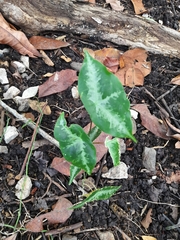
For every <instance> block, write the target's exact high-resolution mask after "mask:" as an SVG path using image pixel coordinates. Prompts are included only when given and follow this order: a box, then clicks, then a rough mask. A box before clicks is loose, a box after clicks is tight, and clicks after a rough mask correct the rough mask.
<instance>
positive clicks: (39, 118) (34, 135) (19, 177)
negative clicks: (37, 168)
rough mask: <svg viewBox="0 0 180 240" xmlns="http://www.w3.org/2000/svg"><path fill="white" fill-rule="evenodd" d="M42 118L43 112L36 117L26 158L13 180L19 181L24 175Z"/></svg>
mask: <svg viewBox="0 0 180 240" xmlns="http://www.w3.org/2000/svg"><path fill="white" fill-rule="evenodd" d="M42 116H43V111H41V113H40V115H39V117H38V120H37V122H36V125H35V128H34V132H33V135H32V138H31V142H30V146H29V148H28V151H27V153H26V157H25V159H24V162H23V165H22V167H21V171H20V173H19V174H18V175H17V176H16V177H15V179H17V180H19V179H21V177H22V175H23V173H24V169H25V167H26V163H27V161H28V157H29V155H30V153H31V151H32V148H33V144H34V141H35V139H36V134H37V130H38V127H39V124H40V121H41V119H42Z"/></svg>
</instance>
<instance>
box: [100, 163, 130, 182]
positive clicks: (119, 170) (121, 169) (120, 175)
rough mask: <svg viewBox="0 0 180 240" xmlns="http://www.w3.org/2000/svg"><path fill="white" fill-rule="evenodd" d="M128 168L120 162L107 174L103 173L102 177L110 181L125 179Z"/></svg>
mask: <svg viewBox="0 0 180 240" xmlns="http://www.w3.org/2000/svg"><path fill="white" fill-rule="evenodd" d="M127 171H128V168H127V166H126V164H125V163H124V162H120V164H119V165H118V166H115V167H112V168H110V169H109V171H108V172H107V173H103V174H102V177H104V178H110V179H127V178H128V173H127Z"/></svg>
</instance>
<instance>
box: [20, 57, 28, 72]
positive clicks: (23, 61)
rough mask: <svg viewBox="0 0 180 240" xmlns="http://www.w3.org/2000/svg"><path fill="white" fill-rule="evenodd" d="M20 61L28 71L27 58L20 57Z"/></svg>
mask: <svg viewBox="0 0 180 240" xmlns="http://www.w3.org/2000/svg"><path fill="white" fill-rule="evenodd" d="M20 59H21V61H22V63H23V64H24V66H25V67H26V68H28V69H29V57H28V56H21V58H20Z"/></svg>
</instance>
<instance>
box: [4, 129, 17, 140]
mask: <svg viewBox="0 0 180 240" xmlns="http://www.w3.org/2000/svg"><path fill="white" fill-rule="evenodd" d="M17 136H18V130H17V128H16V127H14V126H7V127H5V128H4V141H5V142H6V143H9V142H10V141H12V140H13V139H15V138H16V137H17Z"/></svg>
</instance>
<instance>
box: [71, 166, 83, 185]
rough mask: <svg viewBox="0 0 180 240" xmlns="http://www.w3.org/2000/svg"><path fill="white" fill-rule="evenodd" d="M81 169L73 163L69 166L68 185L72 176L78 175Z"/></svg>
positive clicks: (72, 178)
mask: <svg viewBox="0 0 180 240" xmlns="http://www.w3.org/2000/svg"><path fill="white" fill-rule="evenodd" d="M80 171H81V168H78V167H76V166H74V165H71V166H70V178H69V185H71V183H72V182H73V180H74V178H75V177H76V176H77V175H78V173H79V172H80Z"/></svg>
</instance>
